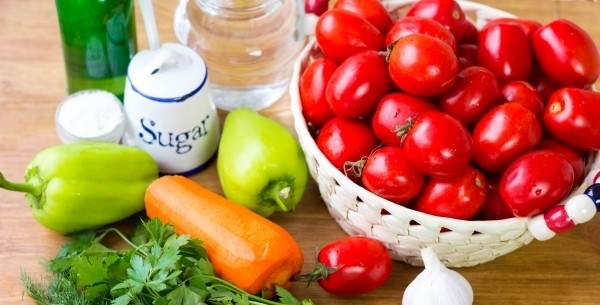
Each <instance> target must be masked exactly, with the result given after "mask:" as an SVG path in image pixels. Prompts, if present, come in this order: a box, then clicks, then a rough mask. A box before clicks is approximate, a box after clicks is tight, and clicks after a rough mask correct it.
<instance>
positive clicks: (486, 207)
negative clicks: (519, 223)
mask: <svg viewBox="0 0 600 305" xmlns="http://www.w3.org/2000/svg"><path fill="white" fill-rule="evenodd" d="M486 179H487V186H488V189H487V195H486V197H485V201H484V202H483V205H482V206H481V208H480V209H479V212H477V215H476V216H475V219H477V220H500V219H506V218H511V217H514V215H513V214H512V212H511V211H510V210H509V209H508V207H507V206H506V204H505V203H504V201H502V198H501V197H500V193H499V192H498V183H499V177H498V176H495V175H490V176H487V177H486Z"/></svg>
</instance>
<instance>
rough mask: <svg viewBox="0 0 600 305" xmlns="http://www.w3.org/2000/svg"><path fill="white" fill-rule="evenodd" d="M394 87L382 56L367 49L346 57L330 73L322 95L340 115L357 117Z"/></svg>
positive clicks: (370, 109)
mask: <svg viewBox="0 0 600 305" xmlns="http://www.w3.org/2000/svg"><path fill="white" fill-rule="evenodd" d="M392 87H393V84H392V81H391V80H390V77H389V74H388V72H387V63H386V61H385V56H383V55H381V54H380V53H379V52H378V51H373V50H368V51H364V52H360V53H358V54H354V55H352V56H350V57H348V59H346V60H345V61H344V62H343V63H342V64H341V65H340V66H339V67H338V68H337V69H336V71H335V72H334V73H333V75H331V78H330V79H329V82H328V83H327V88H326V90H325V97H326V99H327V102H328V103H329V106H330V107H331V110H333V113H335V114H336V115H337V116H339V117H343V118H358V117H362V116H365V115H367V114H369V113H371V112H372V111H373V110H375V107H376V106H377V103H378V102H379V100H380V99H381V98H382V97H383V96H384V95H385V94H387V93H388V91H390V90H391V89H392Z"/></svg>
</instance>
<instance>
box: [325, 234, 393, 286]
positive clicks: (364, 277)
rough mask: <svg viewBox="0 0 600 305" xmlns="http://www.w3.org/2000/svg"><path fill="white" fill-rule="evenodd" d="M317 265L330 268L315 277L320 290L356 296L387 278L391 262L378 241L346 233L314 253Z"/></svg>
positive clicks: (384, 248) (390, 269)
mask: <svg viewBox="0 0 600 305" xmlns="http://www.w3.org/2000/svg"><path fill="white" fill-rule="evenodd" d="M317 261H318V265H319V266H321V268H325V269H328V270H330V271H329V272H328V275H327V276H326V277H325V278H323V279H320V280H318V283H319V285H320V286H321V287H322V288H323V290H325V291H327V292H329V293H331V294H334V295H338V296H357V295H361V294H365V293H369V292H371V291H374V290H375V289H377V288H379V287H381V286H383V285H384V284H385V283H386V282H387V280H388V279H389V277H390V275H391V273H392V268H393V261H392V259H391V257H390V254H389V252H388V251H387V248H386V247H385V245H383V243H381V242H380V241H378V240H375V239H372V238H369V237H363V236H349V237H345V238H341V239H338V240H335V241H333V242H331V243H329V244H327V245H325V246H324V247H323V248H321V249H320V250H319V251H318V253H317Z"/></svg>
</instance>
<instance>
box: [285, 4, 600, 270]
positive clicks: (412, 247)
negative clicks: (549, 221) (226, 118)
mask: <svg viewBox="0 0 600 305" xmlns="http://www.w3.org/2000/svg"><path fill="white" fill-rule="evenodd" d="M383 2H384V4H385V5H386V6H387V8H388V9H389V11H390V12H392V13H393V12H399V11H400V10H403V9H406V8H407V7H408V6H409V5H410V4H412V3H414V1H398V0H396V1H383ZM458 2H459V4H460V5H461V7H462V8H463V10H464V11H465V13H466V14H467V15H468V16H469V18H471V19H472V20H473V21H474V23H475V25H476V26H478V27H481V26H483V25H484V24H485V23H486V22H487V21H489V20H491V19H494V18H498V17H507V16H513V15H511V14H509V13H507V12H504V11H500V10H498V9H494V8H491V7H489V6H485V5H482V4H478V3H473V2H469V1H458ZM319 52H320V51H319V50H318V48H317V47H316V44H315V41H314V39H313V40H312V41H310V42H309V43H308V45H307V46H306V47H305V49H304V50H303V52H302V53H301V54H300V57H299V58H298V60H297V61H296V63H295V66H294V74H293V76H292V80H291V84H290V95H291V111H292V114H293V117H294V126H295V130H296V132H297V134H298V138H299V141H300V144H301V146H302V148H303V150H304V153H305V156H306V161H307V162H308V166H309V168H310V173H311V175H312V177H313V178H314V180H315V181H316V182H317V184H318V187H319V191H320V193H321V196H322V199H323V201H324V202H325V204H326V205H327V208H328V210H329V212H330V214H331V216H332V217H333V218H334V219H335V220H336V221H337V223H338V224H339V225H340V226H341V228H342V229H343V230H344V231H345V232H346V233H348V234H349V235H363V236H369V237H372V238H375V239H378V240H380V241H382V242H384V243H385V244H386V245H387V247H388V248H389V251H390V254H391V256H392V258H393V259H395V260H398V261H402V262H405V263H408V264H410V265H414V266H422V265H423V262H422V260H421V256H420V251H421V248H423V247H432V248H434V250H435V252H436V253H437V254H438V256H439V257H440V259H441V260H442V261H443V262H444V263H445V264H446V265H447V266H449V267H468V266H474V265H478V264H482V263H486V262H489V261H491V260H494V259H495V258H497V257H500V256H503V255H505V254H507V253H510V252H512V251H515V250H516V249H518V248H520V247H522V246H524V245H527V244H529V243H530V242H531V241H532V240H533V239H534V237H533V235H532V234H531V233H530V232H529V230H528V222H529V220H530V218H510V219H504V220H493V221H465V220H457V219H451V218H445V217H437V216H432V215H429V214H425V213H422V212H418V211H415V210H412V209H409V208H406V207H403V206H400V205H397V204H394V203H393V202H391V201H388V200H385V199H383V198H381V197H379V196H376V195H374V194H373V193H371V192H369V191H368V190H366V189H365V188H362V187H360V186H358V185H357V184H355V183H353V182H352V181H351V180H350V179H349V178H347V177H346V176H345V175H344V174H343V173H342V172H340V171H339V170H337V169H336V168H335V167H334V166H333V165H332V164H331V163H330V162H329V161H328V160H327V158H326V157H325V156H324V155H323V153H321V151H320V150H319V149H318V148H317V145H316V143H315V141H314V139H313V137H312V136H311V133H310V132H309V130H308V128H307V125H306V121H305V119H304V117H303V115H302V109H301V107H302V106H301V103H300V98H299V93H298V81H299V78H300V75H301V73H302V71H303V70H304V69H305V68H306V67H307V65H308V64H309V63H310V62H311V60H313V59H314V58H315V56H320V53H319ZM596 163H598V160H597V157H596V154H594V155H593V156H590V160H589V162H588V175H587V177H586V178H585V180H584V182H583V184H582V185H581V186H580V187H579V188H578V189H577V190H574V191H573V193H572V194H580V193H582V192H583V191H584V190H585V189H586V188H587V186H589V185H590V184H591V183H592V180H593V176H594V175H595V172H596V170H594V171H591V170H589V169H590V168H594V169H595V168H596ZM563 203H564V202H563Z"/></svg>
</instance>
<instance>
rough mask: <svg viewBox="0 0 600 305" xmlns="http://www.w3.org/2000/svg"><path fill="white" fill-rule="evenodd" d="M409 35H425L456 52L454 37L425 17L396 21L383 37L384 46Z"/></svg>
mask: <svg viewBox="0 0 600 305" xmlns="http://www.w3.org/2000/svg"><path fill="white" fill-rule="evenodd" d="M410 34H426V35H431V36H433V37H436V38H439V39H441V40H442V41H444V42H446V43H447V44H448V45H449V46H450V47H451V48H452V50H454V51H456V40H455V39H454V35H452V33H450V31H449V30H448V29H447V28H446V27H444V26H443V25H442V24H441V23H439V22H437V21H435V20H433V19H430V18H425V17H418V16H405V17H402V18H399V19H397V20H396V21H395V22H394V23H393V24H392V27H391V28H390V30H389V31H388V32H387V34H386V35H385V45H386V46H389V45H391V44H392V43H393V42H394V41H396V40H398V39H399V38H400V37H404V36H407V35H410Z"/></svg>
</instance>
